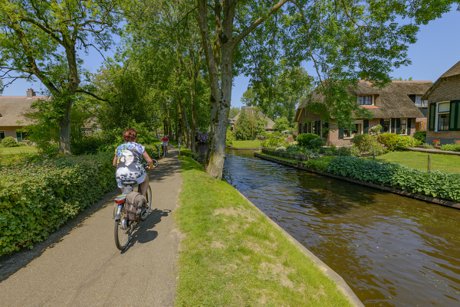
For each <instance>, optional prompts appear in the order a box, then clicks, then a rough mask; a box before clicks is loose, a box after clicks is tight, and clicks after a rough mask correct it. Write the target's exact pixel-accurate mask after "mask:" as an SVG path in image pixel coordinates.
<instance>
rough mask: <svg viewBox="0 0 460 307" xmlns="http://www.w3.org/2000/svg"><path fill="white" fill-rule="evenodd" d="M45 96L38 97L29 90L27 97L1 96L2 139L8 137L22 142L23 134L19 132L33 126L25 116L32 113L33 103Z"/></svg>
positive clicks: (0, 132)
mask: <svg viewBox="0 0 460 307" xmlns="http://www.w3.org/2000/svg"><path fill="white" fill-rule="evenodd" d="M38 99H47V97H45V96H36V95H35V92H34V91H33V90H32V89H29V90H27V96H0V139H3V138H5V137H7V136H11V137H14V138H15V139H17V140H19V141H20V140H22V138H23V134H22V132H20V131H18V130H20V129H21V128H23V127H25V126H28V125H30V124H32V120H31V119H30V118H27V117H26V116H25V114H26V113H29V112H30V111H31V106H32V103H33V102H34V101H36V100H38Z"/></svg>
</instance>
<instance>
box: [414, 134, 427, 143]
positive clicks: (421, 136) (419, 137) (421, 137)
mask: <svg viewBox="0 0 460 307" xmlns="http://www.w3.org/2000/svg"><path fill="white" fill-rule="evenodd" d="M414 139H416V140H417V141H419V142H420V144H423V143H425V142H426V131H417V132H415V133H414Z"/></svg>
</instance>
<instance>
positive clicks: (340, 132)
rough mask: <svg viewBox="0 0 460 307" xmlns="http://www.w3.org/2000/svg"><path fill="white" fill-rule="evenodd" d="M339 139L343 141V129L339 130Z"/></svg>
mask: <svg viewBox="0 0 460 307" xmlns="http://www.w3.org/2000/svg"><path fill="white" fill-rule="evenodd" d="M339 139H340V140H342V139H343V128H339Z"/></svg>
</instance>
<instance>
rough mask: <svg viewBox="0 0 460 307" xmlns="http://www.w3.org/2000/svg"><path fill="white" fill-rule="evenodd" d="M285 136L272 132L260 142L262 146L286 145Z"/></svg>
mask: <svg viewBox="0 0 460 307" xmlns="http://www.w3.org/2000/svg"><path fill="white" fill-rule="evenodd" d="M288 145H289V144H288V143H287V142H286V137H285V136H284V135H282V134H281V133H279V132H273V133H271V134H269V135H268V136H267V139H266V140H265V141H263V142H262V146H263V147H268V148H276V147H280V146H285V147H286V146H288Z"/></svg>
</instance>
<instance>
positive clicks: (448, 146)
mask: <svg viewBox="0 0 460 307" xmlns="http://www.w3.org/2000/svg"><path fill="white" fill-rule="evenodd" d="M441 150H447V151H460V144H444V145H441Z"/></svg>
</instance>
